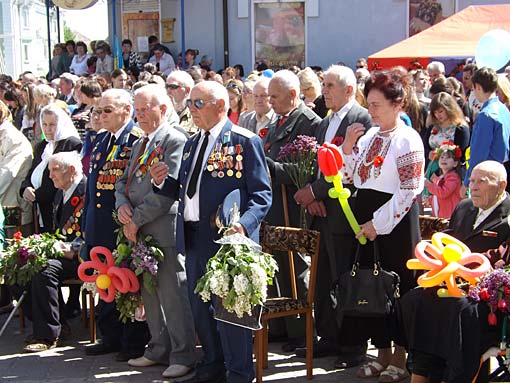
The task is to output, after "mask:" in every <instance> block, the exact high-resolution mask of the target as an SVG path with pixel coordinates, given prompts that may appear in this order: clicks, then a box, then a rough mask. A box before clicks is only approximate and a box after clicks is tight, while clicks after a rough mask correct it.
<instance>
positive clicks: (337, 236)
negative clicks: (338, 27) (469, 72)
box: [294, 65, 372, 368]
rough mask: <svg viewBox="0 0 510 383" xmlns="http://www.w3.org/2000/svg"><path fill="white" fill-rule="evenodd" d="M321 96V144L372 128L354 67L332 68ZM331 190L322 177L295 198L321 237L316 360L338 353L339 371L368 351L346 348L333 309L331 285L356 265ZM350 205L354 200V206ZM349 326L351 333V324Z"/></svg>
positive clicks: (350, 239)
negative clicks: (359, 127)
mask: <svg viewBox="0 0 510 383" xmlns="http://www.w3.org/2000/svg"><path fill="white" fill-rule="evenodd" d="M323 94H324V99H325V101H326V106H327V108H328V109H331V114H330V115H328V116H327V117H326V118H325V119H324V120H323V121H322V123H321V125H320V127H319V129H318V130H317V131H316V137H317V141H318V142H319V144H323V143H324V142H329V143H334V144H336V145H341V143H342V142H343V139H344V137H345V133H346V130H347V127H348V126H350V125H351V124H353V123H355V122H359V123H361V124H363V125H364V126H365V129H367V130H368V129H369V128H370V127H371V126H372V125H371V120H370V116H369V115H368V112H367V110H366V109H365V108H363V107H361V106H360V105H359V104H358V103H357V102H356V100H355V95H356V77H355V75H354V73H353V71H352V70H351V69H350V68H348V67H346V66H340V65H332V66H331V67H329V69H328V70H327V71H326V72H325V73H324V82H323ZM330 188H331V184H330V183H328V182H326V180H325V179H324V176H323V175H322V174H321V175H320V177H318V178H317V177H315V179H314V180H313V182H311V183H310V184H309V185H307V186H306V187H304V188H303V189H301V190H299V191H298V192H297V193H296V194H295V196H294V197H295V200H296V202H297V203H298V204H300V205H302V206H304V207H305V208H306V209H307V211H308V212H309V213H310V214H311V215H312V216H313V221H312V228H314V229H315V230H318V231H319V232H320V233H321V247H320V255H319V263H318V270H317V273H318V275H320V276H321V277H320V278H318V280H317V286H316V288H315V327H316V329H317V335H319V336H320V338H321V339H320V342H319V343H318V344H317V345H316V347H315V350H314V351H315V355H316V356H324V355H328V354H338V353H340V357H339V359H338V361H337V363H336V364H337V365H338V367H339V368H346V367H351V366H354V365H356V364H358V363H360V362H361V361H362V359H363V356H364V354H365V350H366V347H365V346H361V347H349V346H355V345H345V343H346V342H345V341H346V339H348V335H349V334H348V331H347V334H341V332H340V328H339V327H338V325H337V323H336V315H335V312H334V310H333V308H332V306H331V299H330V295H329V291H330V288H331V286H332V284H333V282H334V281H336V280H337V278H338V277H339V276H340V275H341V274H342V273H343V272H345V271H347V270H349V269H350V268H351V266H352V264H351V262H352V259H351V254H352V251H351V248H352V245H353V240H354V233H353V231H352V229H351V227H350V226H349V224H348V222H347V219H346V218H345V214H344V213H343V211H342V209H341V208H340V204H339V203H338V201H337V200H334V199H331V198H329V196H328V190H329V189H330ZM352 200H353V198H352V197H351V198H350V202H351V203H352ZM346 326H347V327H346V329H347V328H348V325H347V323H346ZM298 351H299V350H298ZM300 353H302V352H300ZM300 353H298V354H300ZM303 355H304V354H303Z"/></svg>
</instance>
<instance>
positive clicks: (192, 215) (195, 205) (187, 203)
mask: <svg viewBox="0 0 510 383" xmlns="http://www.w3.org/2000/svg"><path fill="white" fill-rule="evenodd" d="M226 122H227V118H226V117H225V118H224V119H223V120H221V121H220V122H218V123H217V124H216V125H214V127H213V128H212V129H211V130H209V134H210V135H209V142H208V144H207V148H206V149H205V153H204V159H203V160H202V169H204V168H205V166H206V164H207V159H208V158H209V155H210V154H211V152H212V150H213V147H214V145H215V143H216V139H217V138H218V136H219V135H220V133H221V130H222V129H223V127H224V126H225V124H226ZM204 133H205V131H203V130H201V131H200V140H199V141H198V145H197V148H196V150H195V153H194V156H193V162H192V163H191V166H190V168H189V171H188V176H187V177H188V179H187V180H186V189H185V190H186V191H187V190H188V184H189V180H190V178H191V174H192V173H193V169H195V163H196V162H197V157H198V152H199V151H200V146H201V145H202V142H203V141H204ZM202 174H203V171H202V172H200V174H199V175H198V181H197V190H196V192H195V195H194V196H193V198H189V197H188V195H187V193H184V221H185V222H188V221H192V222H197V221H199V220H200V199H199V196H200V182H201V180H202Z"/></svg>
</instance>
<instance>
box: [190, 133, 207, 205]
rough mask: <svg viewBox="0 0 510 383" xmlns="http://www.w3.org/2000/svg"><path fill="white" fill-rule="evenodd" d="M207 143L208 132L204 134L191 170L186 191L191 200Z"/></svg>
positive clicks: (195, 189)
mask: <svg viewBox="0 0 510 383" xmlns="http://www.w3.org/2000/svg"><path fill="white" fill-rule="evenodd" d="M208 143H209V132H205V133H204V140H203V141H202V145H201V146H200V150H199V151H198V156H197V161H196V162H195V167H194V168H193V173H191V178H190V179H189V184H188V190H187V191H186V194H187V196H188V197H189V198H190V199H191V198H193V196H194V195H195V193H196V191H197V183H198V177H199V175H200V172H201V171H202V163H203V161H204V154H205V150H206V149H207V144H208Z"/></svg>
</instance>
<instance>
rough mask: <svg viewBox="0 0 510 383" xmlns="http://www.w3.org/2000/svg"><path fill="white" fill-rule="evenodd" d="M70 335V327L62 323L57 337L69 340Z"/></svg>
mask: <svg viewBox="0 0 510 383" xmlns="http://www.w3.org/2000/svg"><path fill="white" fill-rule="evenodd" d="M71 336H72V332H71V327H69V324H67V323H63V324H62V326H61V327H60V336H59V339H60V340H69V339H71Z"/></svg>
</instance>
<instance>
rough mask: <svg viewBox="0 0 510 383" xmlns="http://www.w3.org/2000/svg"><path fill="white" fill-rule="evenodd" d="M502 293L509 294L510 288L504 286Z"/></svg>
mask: <svg viewBox="0 0 510 383" xmlns="http://www.w3.org/2000/svg"><path fill="white" fill-rule="evenodd" d="M503 294H505V295H510V288H508V287H505V288H504V290H503Z"/></svg>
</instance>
